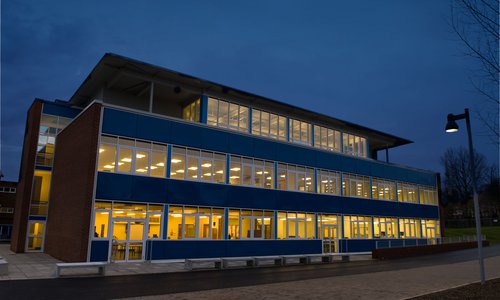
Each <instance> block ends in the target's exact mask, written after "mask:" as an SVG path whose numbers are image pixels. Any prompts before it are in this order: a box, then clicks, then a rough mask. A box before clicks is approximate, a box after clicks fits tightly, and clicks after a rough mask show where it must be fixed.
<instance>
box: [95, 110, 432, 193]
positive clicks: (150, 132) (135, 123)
mask: <svg viewBox="0 0 500 300" xmlns="http://www.w3.org/2000/svg"><path fill="white" fill-rule="evenodd" d="M102 132H103V133H108V134H114V135H121V136H128V137H132V138H139V139H146V140H152V141H158V142H163V143H171V144H176V145H183V146H187V147H196V148H202V149H207V150H214V151H220V152H226V153H232V154H239V155H245V156H250V157H256V158H263V159H269V160H276V161H281V162H287V163H292V164H301V165H306V166H312V167H316V168H325V169H332V170H338V171H342V172H351V173H357V174H362V175H367V176H375V177H381V178H388V179H393V180H400V181H406V182H412V183H417V184H425V185H430V186H435V185H436V174H435V173H432V172H426V171H418V170H414V169H408V168H404V167H399V166H395V165H390V164H386V163H381V162H376V161H373V160H369V159H360V158H355V157H350V156H346V155H340V154H335V153H332V152H326V151H321V150H316V149H314V148H307V147H301V146H296V145H293V144H289V143H282V142H277V141H274V140H266V139H261V138H256V137H253V136H251V135H246V134H237V133H232V132H229V131H222V130H217V129H214V128H211V127H206V126H203V125H195V124H190V123H185V122H177V121H173V120H167V119H160V118H155V117H150V116H145V115H139V114H134V113H131V112H124V111H119V110H115V109H111V108H106V109H105V111H104V121H103V128H102Z"/></svg>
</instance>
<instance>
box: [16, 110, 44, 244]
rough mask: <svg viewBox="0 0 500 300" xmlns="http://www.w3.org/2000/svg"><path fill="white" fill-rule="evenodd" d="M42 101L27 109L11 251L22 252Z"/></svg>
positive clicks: (24, 242)
mask: <svg viewBox="0 0 500 300" xmlns="http://www.w3.org/2000/svg"><path fill="white" fill-rule="evenodd" d="M41 113H42V102H41V101H40V100H35V101H34V102H33V104H32V105H31V107H30V109H29V110H28V115H27V120H26V129H25V132H24V142H23V154H22V157H21V168H20V171H19V184H18V185H17V193H16V205H15V207H14V221H13V228H12V238H11V242H10V249H11V250H12V251H13V252H17V253H19V252H24V249H25V245H26V233H27V226H28V214H29V209H30V201H31V186H32V184H33V174H34V171H35V158H36V148H37V146H38V131H39V130H40V118H41Z"/></svg>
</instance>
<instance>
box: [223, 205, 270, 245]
mask: <svg viewBox="0 0 500 300" xmlns="http://www.w3.org/2000/svg"><path fill="white" fill-rule="evenodd" d="M227 238H228V239H274V212H272V211H266V210H246V209H230V210H229V226H228V236H227Z"/></svg>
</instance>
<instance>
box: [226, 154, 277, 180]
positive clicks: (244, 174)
mask: <svg viewBox="0 0 500 300" xmlns="http://www.w3.org/2000/svg"><path fill="white" fill-rule="evenodd" d="M230 161H231V167H230V169H229V171H230V174H229V183H230V184H235V185H240V184H242V185H248V186H255V187H263V188H274V171H273V170H274V163H273V162H269V161H263V160H258V159H252V158H246V157H240V156H235V155H231V156H230Z"/></svg>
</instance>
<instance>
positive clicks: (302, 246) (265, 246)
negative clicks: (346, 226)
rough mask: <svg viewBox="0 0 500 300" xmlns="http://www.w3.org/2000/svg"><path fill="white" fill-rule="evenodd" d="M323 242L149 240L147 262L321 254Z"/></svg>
mask: <svg viewBox="0 0 500 300" xmlns="http://www.w3.org/2000/svg"><path fill="white" fill-rule="evenodd" d="M321 251H322V241H321V240H258V241H255V240H253V241H252V240H226V241H223V240H221V241H187V240H183V241H173V240H170V241H169V240H166V241H165V240H149V241H148V242H147V252H146V253H147V255H146V256H147V258H148V259H149V258H150V257H152V259H179V258H203V257H237V256H264V255H288V254H314V253H321Z"/></svg>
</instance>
